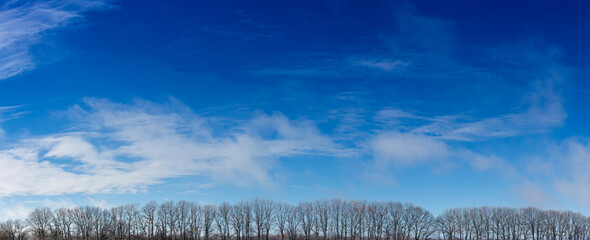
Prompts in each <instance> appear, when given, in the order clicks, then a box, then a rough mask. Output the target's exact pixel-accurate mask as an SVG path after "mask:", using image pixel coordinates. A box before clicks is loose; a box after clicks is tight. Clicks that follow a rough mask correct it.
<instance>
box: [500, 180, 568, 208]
mask: <svg viewBox="0 0 590 240" xmlns="http://www.w3.org/2000/svg"><path fill="white" fill-rule="evenodd" d="M511 190H512V192H513V194H514V195H516V196H517V197H518V198H519V199H520V200H521V201H523V203H522V205H523V206H537V207H542V208H555V207H557V206H558V205H559V201H558V200H557V199H555V198H554V197H553V196H552V195H551V194H550V193H549V192H547V191H545V190H544V189H543V188H541V187H539V186H538V185H536V184H535V183H533V182H530V181H526V182H524V183H522V184H520V185H518V186H515V187H513V188H512V189H511Z"/></svg>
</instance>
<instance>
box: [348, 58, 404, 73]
mask: <svg viewBox="0 0 590 240" xmlns="http://www.w3.org/2000/svg"><path fill="white" fill-rule="evenodd" d="M357 64H358V65H361V66H365V67H369V68H374V69H379V70H381V71H385V72H392V71H398V70H401V69H403V68H404V67H406V66H408V65H409V63H407V62H404V61H401V60H397V61H391V60H361V61H359V62H358V63H357Z"/></svg>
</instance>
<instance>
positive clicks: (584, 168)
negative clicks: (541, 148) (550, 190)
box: [552, 138, 590, 207]
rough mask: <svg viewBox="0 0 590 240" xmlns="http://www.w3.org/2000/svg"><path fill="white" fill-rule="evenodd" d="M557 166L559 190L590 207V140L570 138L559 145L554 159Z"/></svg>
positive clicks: (555, 183) (556, 180)
mask: <svg viewBox="0 0 590 240" xmlns="http://www.w3.org/2000/svg"><path fill="white" fill-rule="evenodd" d="M552 160H553V161H554V163H555V165H556V166H558V167H557V169H556V171H558V173H554V174H556V175H559V177H557V178H555V180H554V187H555V189H556V191H557V192H559V193H561V194H563V195H564V196H566V197H567V198H569V199H571V200H574V201H576V202H578V203H580V204H582V205H584V206H585V207H590V174H588V173H590V140H588V139H581V138H570V139H567V140H566V141H564V143H563V144H561V146H558V148H557V150H556V152H554V158H553V159H552Z"/></svg>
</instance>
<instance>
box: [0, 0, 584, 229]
mask: <svg viewBox="0 0 590 240" xmlns="http://www.w3.org/2000/svg"><path fill="white" fill-rule="evenodd" d="M589 14H590V3H588V2H587V1H571V2H568V3H567V4H564V3H563V2H558V1H553V2H549V1H516V2H515V1H500V2H498V1H451V2H449V1H411V2H405V1H208V2H206V1H152V0H147V1H142V3H141V4H139V3H138V2H137V1H93V0H51V1H33V2H30V1H17V0H12V1H5V2H2V7H1V8H0V146H1V147H0V218H3V219H4V218H16V217H22V216H24V215H26V213H27V211H28V210H29V209H32V208H34V207H37V206H50V207H62V206H74V205H85V204H89V205H97V206H103V207H108V206H112V205H117V204H123V203H129V202H137V203H144V202H146V201H148V200H157V201H164V200H176V199H186V200H194V201H200V202H211V203H219V202H221V201H230V202H233V201H236V200H243V199H249V198H253V197H265V198H271V199H275V200H280V201H286V202H293V203H294V202H298V201H303V200H313V199H318V198H320V199H323V198H342V199H348V200H353V199H367V200H395V201H401V202H408V201H409V202H414V203H415V204H417V205H421V206H423V207H426V208H427V209H429V210H431V211H432V212H434V213H439V212H441V211H442V210H443V209H445V208H451V207H459V206H484V205H494V206H497V205H500V206H528V205H533V206H538V207H541V208H552V209H570V210H575V211H581V212H586V213H587V212H588V211H590V205H588V203H589V202H590V177H589V175H588V174H587V173H588V172H590V128H588V127H587V126H588V124H587V122H589V121H590V111H589V108H588V106H587V103H588V102H590V92H589V91H590V81H588V80H587V79H588V77H590V71H589V70H590V57H589V56H590V45H588V44H587V43H588V42H590V18H589V17H588V16H589Z"/></svg>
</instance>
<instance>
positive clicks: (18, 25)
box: [0, 0, 106, 80]
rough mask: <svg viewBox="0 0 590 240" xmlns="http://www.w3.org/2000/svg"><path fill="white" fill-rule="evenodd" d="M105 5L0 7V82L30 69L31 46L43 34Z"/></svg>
mask: <svg viewBox="0 0 590 240" xmlns="http://www.w3.org/2000/svg"><path fill="white" fill-rule="evenodd" d="M104 6H106V3H105V1H102V0H96V1H94V0H52V1H33V2H26V3H23V2H19V1H10V2H8V3H5V4H4V5H2V6H1V8H0V80H3V79H6V78H9V77H12V76H14V75H17V74H19V73H21V72H24V71H27V70H30V69H33V68H34V67H35V65H36V62H35V59H34V57H33V55H32V54H31V53H30V51H29V50H30V47H31V46H32V45H34V44H37V43H39V41H41V39H42V37H43V35H44V34H46V33H47V32H48V31H51V30H55V29H58V28H61V27H64V26H66V25H67V24H68V23H70V22H71V21H72V20H74V19H76V18H80V17H81V14H82V13H83V12H84V11H88V10H91V9H95V8H99V7H104Z"/></svg>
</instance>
